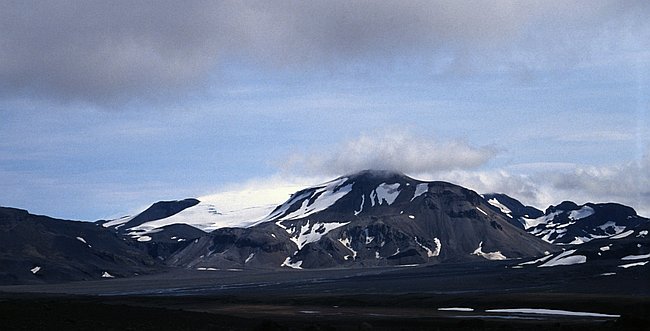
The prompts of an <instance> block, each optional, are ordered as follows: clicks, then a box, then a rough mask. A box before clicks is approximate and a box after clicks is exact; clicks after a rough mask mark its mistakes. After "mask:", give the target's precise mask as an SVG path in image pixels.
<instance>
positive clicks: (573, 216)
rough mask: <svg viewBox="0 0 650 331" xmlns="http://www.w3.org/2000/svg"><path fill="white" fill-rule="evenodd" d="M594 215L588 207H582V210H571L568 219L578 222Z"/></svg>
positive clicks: (592, 210)
mask: <svg viewBox="0 0 650 331" xmlns="http://www.w3.org/2000/svg"><path fill="white" fill-rule="evenodd" d="M593 214H594V209H593V208H591V207H589V206H583V207H582V208H580V209H578V210H572V211H571V212H570V213H569V219H570V220H574V221H575V220H579V219H582V218H586V217H589V216H591V215H593Z"/></svg>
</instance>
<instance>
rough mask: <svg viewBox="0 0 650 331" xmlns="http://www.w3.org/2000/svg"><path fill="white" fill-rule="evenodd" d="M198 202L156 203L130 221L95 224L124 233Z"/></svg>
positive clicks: (190, 200)
mask: <svg viewBox="0 0 650 331" xmlns="http://www.w3.org/2000/svg"><path fill="white" fill-rule="evenodd" d="M199 202H200V201H199V200H197V199H192V198H190V199H184V200H172V201H158V202H156V203H154V204H153V205H151V206H150V207H149V208H147V209H145V210H144V211H143V212H141V213H140V214H138V215H136V216H135V217H133V218H131V219H128V218H127V219H124V220H123V221H120V220H114V221H99V222H97V223H98V224H102V225H103V226H104V227H109V228H113V229H115V230H116V231H119V232H122V233H125V232H127V231H128V229H130V228H133V227H136V226H138V225H141V224H144V223H147V222H151V221H155V220H159V219H163V218H167V217H169V216H172V215H175V214H178V213H180V212H181V211H183V210H185V209H187V208H190V207H192V206H195V205H197V204H198V203H199ZM111 223H114V224H115V225H112V224H111Z"/></svg>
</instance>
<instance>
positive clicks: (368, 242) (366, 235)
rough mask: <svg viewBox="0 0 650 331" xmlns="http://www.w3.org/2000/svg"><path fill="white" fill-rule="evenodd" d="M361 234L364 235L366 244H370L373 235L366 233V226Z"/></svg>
mask: <svg viewBox="0 0 650 331" xmlns="http://www.w3.org/2000/svg"><path fill="white" fill-rule="evenodd" d="M363 234H364V235H365V237H366V245H368V244H370V243H371V242H372V241H373V240H375V237H371V236H370V235H369V234H368V228H366V229H364V230H363Z"/></svg>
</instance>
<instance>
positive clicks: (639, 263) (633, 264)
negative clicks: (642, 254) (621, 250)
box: [618, 261, 648, 269]
mask: <svg viewBox="0 0 650 331" xmlns="http://www.w3.org/2000/svg"><path fill="white" fill-rule="evenodd" d="M646 263H648V261H643V262H635V263H630V264H623V265H619V266H618V267H619V268H625V269H627V268H632V267H640V266H642V265H645V264H646Z"/></svg>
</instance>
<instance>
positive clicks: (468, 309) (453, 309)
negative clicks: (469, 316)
mask: <svg viewBox="0 0 650 331" xmlns="http://www.w3.org/2000/svg"><path fill="white" fill-rule="evenodd" d="M438 310H441V311H474V308H466V307H444V308H438Z"/></svg>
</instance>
